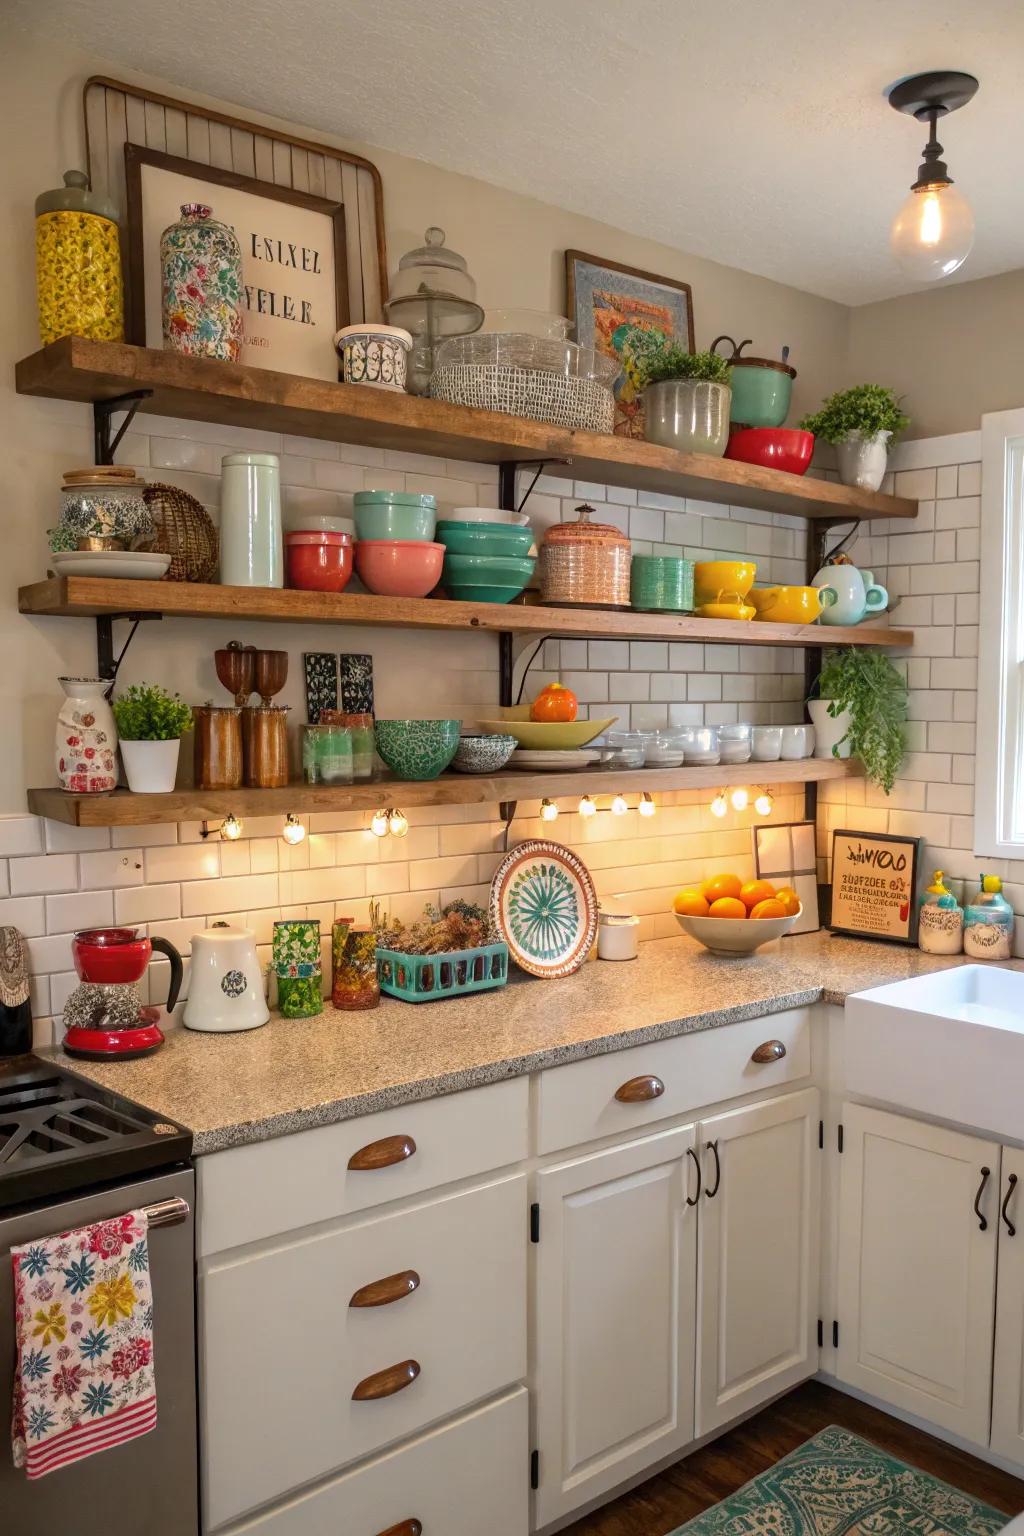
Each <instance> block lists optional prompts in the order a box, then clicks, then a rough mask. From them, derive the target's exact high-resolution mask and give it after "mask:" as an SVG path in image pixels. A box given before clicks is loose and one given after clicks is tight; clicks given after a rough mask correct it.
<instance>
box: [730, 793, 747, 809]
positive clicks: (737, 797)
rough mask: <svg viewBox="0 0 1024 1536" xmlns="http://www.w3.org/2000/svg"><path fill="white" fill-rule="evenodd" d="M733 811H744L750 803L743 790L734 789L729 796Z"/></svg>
mask: <svg viewBox="0 0 1024 1536" xmlns="http://www.w3.org/2000/svg"><path fill="white" fill-rule="evenodd" d="M729 799H730V800H731V801H732V808H733V810H734V811H745V810H746V808H747V805H748V804H749V802H750V796H749V794H748V793H747V791H746V790H745V789H734V790H733V792H732V794H731V795H730V796H729Z"/></svg>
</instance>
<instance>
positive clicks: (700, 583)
mask: <svg viewBox="0 0 1024 1536" xmlns="http://www.w3.org/2000/svg"><path fill="white" fill-rule="evenodd" d="M756 575H757V566H756V565H755V564H754V562H753V560H698V561H697V564H696V565H695V566H694V568H693V589H694V602H695V603H696V605H697V607H698V608H699V607H701V606H703V604H705V603H720V602H723V601H726V600H727V599H728V598H730V597H732V598H736V597H738V598H739V599H740V600H741V601H742V600H743V599H745V598H746V595H747V593H748V592H749V591H750V589H751V587H752V586H753V585H754V577H755V576H756Z"/></svg>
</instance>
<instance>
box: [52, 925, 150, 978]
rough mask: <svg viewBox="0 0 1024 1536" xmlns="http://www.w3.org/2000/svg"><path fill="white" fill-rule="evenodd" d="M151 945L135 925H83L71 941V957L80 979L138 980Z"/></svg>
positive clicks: (142, 973)
mask: <svg viewBox="0 0 1024 1536" xmlns="http://www.w3.org/2000/svg"><path fill="white" fill-rule="evenodd" d="M152 953H153V946H152V944H151V943H150V942H149V940H148V939H147V938H145V937H144V936H141V937H140V935H139V934H137V933H136V931H135V929H134V928H83V929H82V930H81V931H80V932H79V933H76V934H75V936H74V938H73V939H72V941H71V958H72V960H73V961H74V964H75V970H76V971H77V972H78V974H79V976H80V977H81V979H82V980H83V981H94V982H132V981H138V980H139V979H140V977H142V976H143V975H144V973H145V970H146V966H147V965H148V964H149V959H150V956H151V955H152Z"/></svg>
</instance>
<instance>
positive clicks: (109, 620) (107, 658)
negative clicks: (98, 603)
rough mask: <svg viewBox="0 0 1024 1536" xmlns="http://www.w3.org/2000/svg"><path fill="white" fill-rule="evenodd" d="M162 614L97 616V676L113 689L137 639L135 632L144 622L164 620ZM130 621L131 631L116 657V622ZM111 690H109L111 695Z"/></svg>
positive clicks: (105, 614)
mask: <svg viewBox="0 0 1024 1536" xmlns="http://www.w3.org/2000/svg"><path fill="white" fill-rule="evenodd" d="M162 618H163V614H162V613H101V614H97V616H96V676H97V677H101V678H103V680H104V682H108V683H109V684H110V687H111V688H113V686H114V683H115V682H116V681H117V673H118V668H119V667H120V665H121V663H122V661H124V658H125V655H126V653H127V651H128V647H129V646H130V645H131V643H132V641H133V640H134V638H135V631H136V630H137V629H138V627H139V625H140V624H141V623H142V622H143V620H145V619H148V620H153V619H162ZM115 619H128V620H129V621H130V623H131V626H132V627H131V629H130V630H129V631H128V638H127V640H126V641H125V643H124V645H122V647H121V649H120V652H119V653H118V655H117V656H115V655H114V620H115ZM109 691H110V689H108V690H107V692H108V693H109Z"/></svg>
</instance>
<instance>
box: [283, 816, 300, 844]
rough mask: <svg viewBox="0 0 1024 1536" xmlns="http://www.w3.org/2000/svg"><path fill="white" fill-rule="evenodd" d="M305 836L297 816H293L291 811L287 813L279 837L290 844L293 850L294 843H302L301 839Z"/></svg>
mask: <svg viewBox="0 0 1024 1536" xmlns="http://www.w3.org/2000/svg"><path fill="white" fill-rule="evenodd" d="M305 835H306V829H305V827H304V826H303V824H302V822H301V821H300V820H299V818H298V817H297V816H293V815H292V813H291V811H289V812H288V815H287V816H286V817H285V819H284V826H283V827H282V828H281V836H282V837H283V838H284V840H285V842H286V843H291V845H292V847H293V848H294V847H295V844H296V843H301V842H302V839H303V838H304V837H305Z"/></svg>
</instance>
